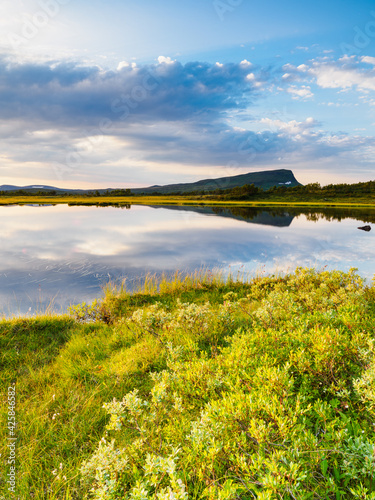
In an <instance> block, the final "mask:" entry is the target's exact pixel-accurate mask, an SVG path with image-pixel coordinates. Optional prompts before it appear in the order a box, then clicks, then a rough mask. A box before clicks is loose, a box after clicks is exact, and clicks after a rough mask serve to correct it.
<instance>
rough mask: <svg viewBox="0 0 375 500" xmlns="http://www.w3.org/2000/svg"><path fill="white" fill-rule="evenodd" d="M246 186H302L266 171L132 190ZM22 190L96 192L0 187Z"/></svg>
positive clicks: (163, 191) (289, 176) (185, 190)
mask: <svg viewBox="0 0 375 500" xmlns="http://www.w3.org/2000/svg"><path fill="white" fill-rule="evenodd" d="M245 184H254V185H255V186H256V187H260V188H262V189H264V190H265V191H266V190H267V189H270V188H271V187H273V186H286V187H293V186H301V185H302V184H300V183H299V182H298V181H297V180H296V178H295V177H294V175H293V172H292V171H291V170H285V169H280V170H266V171H263V172H250V173H248V174H241V175H233V176H231V177H219V178H217V179H203V180H201V181H197V182H189V183H184V184H167V185H166V186H150V187H144V188H135V189H132V190H131V191H132V193H134V194H141V193H144V194H149V193H160V194H169V193H178V192H180V193H189V192H191V191H214V190H215V189H231V188H234V187H241V186H244V185H245ZM20 189H22V190H23V191H27V192H29V193H37V192H38V191H46V192H47V191H57V194H59V193H60V194H62V193H72V194H87V193H89V192H93V191H94V192H95V191H96V190H87V189H61V188H57V187H53V186H44V185H39V184H34V185H30V186H23V187H19V186H11V185H8V184H4V185H2V186H0V191H18V190H20ZM124 189H125V188H124ZM98 191H99V193H100V194H101V195H102V194H104V193H107V192H108V193H110V192H111V191H118V189H111V188H110V189H98Z"/></svg>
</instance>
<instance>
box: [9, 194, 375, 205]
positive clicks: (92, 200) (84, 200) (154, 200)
mask: <svg viewBox="0 0 375 500" xmlns="http://www.w3.org/2000/svg"><path fill="white" fill-rule="evenodd" d="M27 204H40V205H50V204H52V205H59V204H68V205H72V206H102V207H105V206H111V205H115V206H124V207H125V206H129V205H148V206H149V205H207V206H244V207H246V206H248V207H257V206H262V207H263V206H264V207H267V206H269V207H272V206H280V207H288V206H292V207H293V206H295V207H374V206H375V200H374V199H373V198H371V197H369V198H366V197H363V198H352V199H350V198H348V197H345V198H344V197H342V198H336V199H332V200H330V201H325V200H321V199H314V198H309V199H301V197H298V196H296V197H295V198H293V197H288V198H284V199H283V198H282V197H280V196H279V197H274V198H267V199H264V200H262V199H256V200H250V201H249V200H241V201H236V200H228V201H223V200H217V199H215V198H212V197H206V196H205V195H202V196H197V197H192V198H187V197H185V196H131V197H121V196H112V197H111V196H100V197H95V196H93V197H90V196H66V197H59V196H51V197H49V196H3V197H0V205H27Z"/></svg>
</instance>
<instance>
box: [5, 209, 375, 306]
mask: <svg viewBox="0 0 375 500" xmlns="http://www.w3.org/2000/svg"><path fill="white" fill-rule="evenodd" d="M0 214H1V220H2V225H1V228H0V241H1V249H0V253H1V259H0V312H4V313H5V314H7V315H9V314H12V313H21V314H25V313H28V312H29V313H33V312H34V311H35V309H38V308H40V309H42V310H43V309H44V308H45V307H46V306H47V305H48V304H49V303H50V302H51V300H54V304H55V309H56V310H60V309H63V310H64V309H66V307H67V306H68V305H69V304H70V303H77V302H81V301H83V300H85V301H91V300H93V299H94V298H96V297H97V296H98V295H100V293H101V285H102V284H104V283H105V282H107V281H108V279H116V278H120V277H126V278H127V283H128V287H129V288H131V287H132V285H133V284H134V283H135V282H137V281H138V279H139V277H142V276H145V274H146V273H147V272H151V273H161V272H162V271H166V272H170V273H172V272H174V271H175V270H176V269H179V270H184V271H185V270H186V271H188V270H192V269H195V268H199V267H209V268H211V269H212V268H219V269H224V270H228V269H229V268H230V269H231V270H232V272H234V273H235V272H236V271H237V270H241V271H242V270H244V271H250V272H256V271H258V272H259V271H260V270H263V269H264V270H265V271H266V272H273V271H275V270H280V271H282V270H292V269H294V268H295V267H296V266H297V265H303V266H318V267H323V266H328V267H329V268H339V269H343V270H347V269H349V267H352V266H354V267H358V268H359V270H360V272H361V274H363V275H364V276H367V277H371V276H372V275H373V274H374V273H375V248H374V245H373V239H372V238H373V233H372V232H370V233H365V232H363V231H358V230H357V227H358V226H360V225H361V224H362V223H372V222H374V221H375V211H366V212H363V211H360V210H353V209H345V210H341V209H340V210H338V209H329V210H327V211H318V212H311V211H309V210H308V209H306V208H295V207H294V208H291V207H288V208H279V209H275V208H273V209H265V208H259V207H257V208H253V207H251V208H244V207H234V208H231V209H229V208H227V207H225V208H223V207H202V206H199V207H195V206H194V207H176V206H173V207H172V206H168V207H143V206H132V207H131V208H130V206H128V207H125V209H124V210H120V209H119V208H116V207H105V208H104V207H85V206H83V207H82V206H81V207H78V206H76V207H68V206H66V205H57V206H48V207H35V206H22V207H21V206H12V207H0ZM358 221H359V222H360V223H358Z"/></svg>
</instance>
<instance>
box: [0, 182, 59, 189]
mask: <svg viewBox="0 0 375 500" xmlns="http://www.w3.org/2000/svg"><path fill="white" fill-rule="evenodd" d="M18 189H23V190H24V191H30V190H35V189H36V190H40V191H64V189H59V188H56V187H52V186H41V185H39V184H34V185H31V186H22V187H20V186H11V185H9V184H3V185H2V186H0V191H17V190H18Z"/></svg>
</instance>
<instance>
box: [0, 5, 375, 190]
mask: <svg viewBox="0 0 375 500" xmlns="http://www.w3.org/2000/svg"><path fill="white" fill-rule="evenodd" d="M280 168H286V169H291V170H292V171H293V172H294V174H295V176H296V178H297V180H299V181H300V182H302V183H303V184H306V183H310V182H320V183H321V184H322V185H324V184H328V183H340V182H360V181H367V180H373V179H375V4H374V2H373V1H372V0H371V1H370V0H368V1H367V0H359V1H356V2H353V1H352V0H340V1H338V0H325V1H324V2H323V1H322V0H315V1H314V2H301V1H300V0H299V1H296V0H284V1H283V2H280V0H263V1H262V2H255V1H253V0H186V1H185V2H178V1H177V0H174V1H172V0H159V1H158V2H155V1H151V0H138V1H137V2H136V1H128V0H2V2H1V4H0V185H2V184H15V185H18V186H23V185H42V184H43V185H53V186H58V187H67V188H75V187H76V188H87V189H91V188H107V187H123V188H131V187H139V186H149V185H155V184H169V183H176V182H193V181H196V180H199V179H206V178H216V177H226V176H230V175H238V174H243V173H247V172H256V171H261V170H274V169H280Z"/></svg>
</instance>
